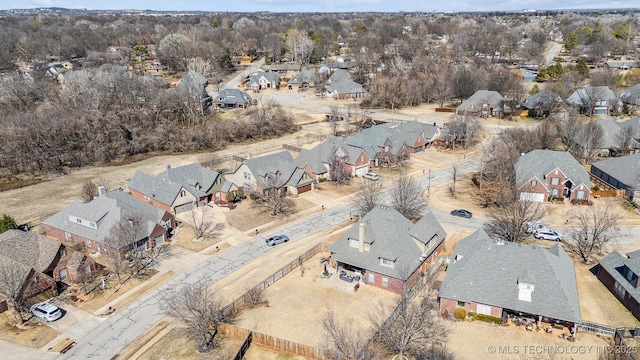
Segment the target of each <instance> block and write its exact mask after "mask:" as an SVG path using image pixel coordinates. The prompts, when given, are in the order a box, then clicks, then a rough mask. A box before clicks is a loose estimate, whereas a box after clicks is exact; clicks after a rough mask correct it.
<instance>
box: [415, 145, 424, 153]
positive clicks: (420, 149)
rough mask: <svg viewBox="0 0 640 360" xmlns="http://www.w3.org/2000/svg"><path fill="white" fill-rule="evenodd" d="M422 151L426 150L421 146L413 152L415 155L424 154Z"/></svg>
mask: <svg viewBox="0 0 640 360" xmlns="http://www.w3.org/2000/svg"><path fill="white" fill-rule="evenodd" d="M422 150H424V147H423V146H419V147H415V148H413V152H414V153H419V152H422Z"/></svg>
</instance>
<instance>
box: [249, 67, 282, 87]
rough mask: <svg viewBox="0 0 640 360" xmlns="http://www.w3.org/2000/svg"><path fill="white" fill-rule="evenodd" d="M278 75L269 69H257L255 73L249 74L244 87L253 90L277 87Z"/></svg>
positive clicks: (278, 85)
mask: <svg viewBox="0 0 640 360" xmlns="http://www.w3.org/2000/svg"><path fill="white" fill-rule="evenodd" d="M280 82H281V79H280V76H278V74H276V73H274V72H271V71H258V72H257V73H256V74H253V75H251V76H249V81H248V82H247V85H246V89H247V90H253V91H254V92H257V91H260V90H262V89H279V88H280Z"/></svg>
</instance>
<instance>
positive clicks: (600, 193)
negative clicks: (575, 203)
mask: <svg viewBox="0 0 640 360" xmlns="http://www.w3.org/2000/svg"><path fill="white" fill-rule="evenodd" d="M626 194H627V191H626V190H597V191H593V192H592V193H591V195H593V197H594V198H596V199H597V198H599V197H603V198H606V197H616V198H622V197H625V195H626Z"/></svg>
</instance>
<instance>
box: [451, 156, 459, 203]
mask: <svg viewBox="0 0 640 360" xmlns="http://www.w3.org/2000/svg"><path fill="white" fill-rule="evenodd" d="M457 182H458V162H457V161H453V162H452V163H451V186H450V187H449V193H450V194H451V196H456V183H457Z"/></svg>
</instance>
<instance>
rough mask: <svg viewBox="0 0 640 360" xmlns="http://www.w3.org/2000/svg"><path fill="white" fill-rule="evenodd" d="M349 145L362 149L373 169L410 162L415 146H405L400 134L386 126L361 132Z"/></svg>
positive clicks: (373, 127) (350, 140)
mask: <svg viewBox="0 0 640 360" xmlns="http://www.w3.org/2000/svg"><path fill="white" fill-rule="evenodd" d="M347 144H349V145H351V146H355V147H357V148H361V149H362V150H364V151H365V152H366V154H367V156H368V157H369V159H370V161H371V163H370V166H371V167H379V166H391V165H395V164H399V163H402V162H403V161H405V160H408V159H409V157H410V154H411V153H412V152H413V149H414V148H413V146H414V144H410V145H408V144H405V142H404V140H403V139H401V138H400V137H399V136H398V132H397V131H394V130H392V129H390V128H389V127H387V126H384V125H375V126H371V127H370V128H367V129H362V130H360V131H359V132H358V133H357V134H355V135H354V136H353V137H351V138H350V139H348V140H347Z"/></svg>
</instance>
